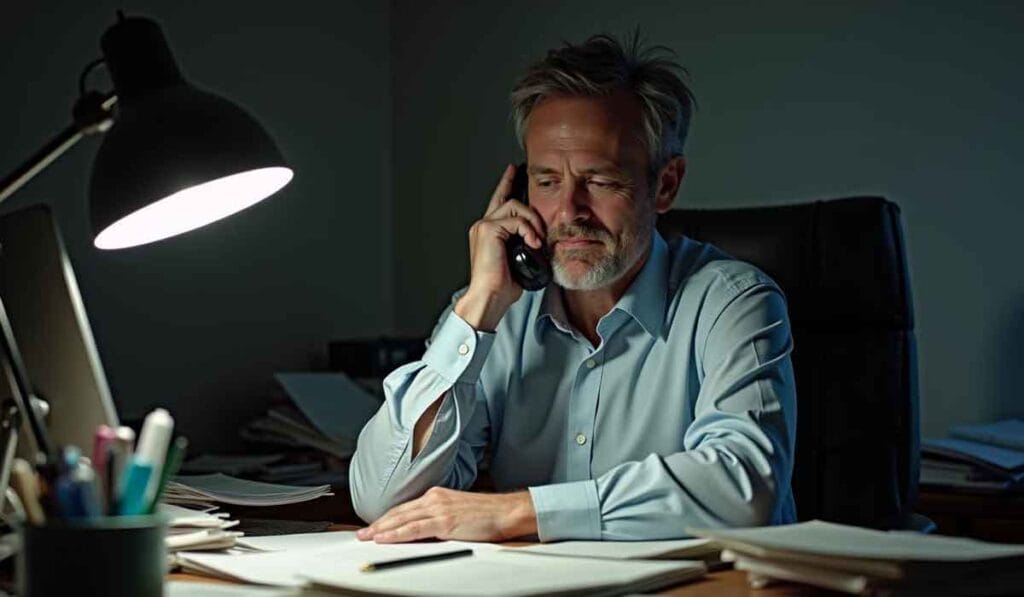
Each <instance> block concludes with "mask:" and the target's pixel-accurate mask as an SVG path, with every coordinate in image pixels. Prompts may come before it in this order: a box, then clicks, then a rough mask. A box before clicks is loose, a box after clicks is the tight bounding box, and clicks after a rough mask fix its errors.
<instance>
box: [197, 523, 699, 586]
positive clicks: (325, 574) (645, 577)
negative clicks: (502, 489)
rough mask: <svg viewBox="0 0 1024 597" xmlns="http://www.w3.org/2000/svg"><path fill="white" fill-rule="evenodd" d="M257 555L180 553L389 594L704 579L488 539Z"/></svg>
mask: <svg viewBox="0 0 1024 597" xmlns="http://www.w3.org/2000/svg"><path fill="white" fill-rule="evenodd" d="M244 542H245V543H246V544H247V545H251V546H253V547H254V548H257V549H276V550H275V551H267V552H263V553H249V554H237V553H235V554H201V553H197V554H193V553H181V554H178V558H177V560H178V562H179V563H180V564H181V566H182V567H183V568H184V569H185V570H187V571H189V572H193V573H199V574H207V575H212V576H217V577H220V578H225V579H230V580H234V581H239V582H247V583H252V584H260V585H271V586H282V587H299V586H306V587H310V588H314V589H319V590H329V591H346V592H359V593H362V594H388V595H559V594H587V595H591V594H600V593H611V594H620V593H626V592H631V591H633V592H640V591H652V590H656V589H658V588H660V587H664V586H667V585H671V584H678V583H680V582H683V581H686V580H690V579H694V578H699V577H700V576H702V575H703V574H704V573H705V571H706V568H705V566H704V564H703V562H689V561H677V562H655V561H631V560H620V561H615V560H608V559H595V558H578V557H571V556H557V557H553V556H546V555H540V554H534V553H527V552H525V550H523V549H504V548H501V547H500V546H498V545H493V544H486V543H464V542H458V541H442V542H435V543H405V544H395V545H378V544H375V543H373V542H362V541H359V540H357V539H356V538H355V534H354V533H349V532H338V533H319V534H308V535H294V536H290V537H289V536H285V537H256V538H251V539H250V538H246V539H245V540H244ZM467 548H468V549H472V551H473V555H472V556H470V557H460V558H456V559H449V560H440V561H435V562H430V563H420V564H415V565H410V566H402V567H398V568H393V569H390V570H387V571H380V572H370V573H368V572H362V571H361V570H360V567H361V566H362V565H363V564H365V563H368V562H375V563H379V562H386V561H391V560H396V559H404V558H410V557H416V556H424V555H434V554H444V553H448V552H451V551H456V550H463V549H467Z"/></svg>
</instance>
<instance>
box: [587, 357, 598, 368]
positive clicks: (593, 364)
mask: <svg viewBox="0 0 1024 597" xmlns="http://www.w3.org/2000/svg"><path fill="white" fill-rule="evenodd" d="M596 366H597V361H595V360H594V359H587V369H593V368H594V367H596Z"/></svg>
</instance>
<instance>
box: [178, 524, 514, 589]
mask: <svg viewBox="0 0 1024 597" xmlns="http://www.w3.org/2000/svg"><path fill="white" fill-rule="evenodd" d="M335 534H336V533H320V535H321V536H322V537H324V539H323V541H324V543H325V544H326V545H328V546H327V547H320V548H308V549H289V550H287V551H271V552H260V553H249V554H220V553H198V552H197V553H190V552H189V553H181V554H178V557H179V559H180V560H182V561H184V562H187V563H188V564H192V565H196V566H198V567H201V568H205V569H206V570H207V571H209V572H212V573H216V574H217V575H220V576H226V577H229V578H233V579H235V580H239V581H242V582H248V583H253V584H259V585H271V586H281V587H298V586H302V585H303V584H304V580H303V579H302V578H301V577H300V576H299V575H300V574H303V575H309V574H315V575H329V574H332V573H335V572H337V571H339V570H349V571H352V572H356V573H359V574H366V573H362V572H359V567H360V566H361V565H363V564H366V563H369V562H384V561H388V560H395V559H402V558H411V557H416V556H424V555H434V554H439V553H447V552H450V551H458V550H461V549H466V548H467V547H469V548H471V549H473V550H474V552H477V551H494V550H496V549H498V547H497V546H495V545H493V544H487V543H463V542H459V541H442V542H437V543H398V544H392V545H379V544H376V543H373V542H372V541H369V542H367V541H343V542H341V543H334V544H332V543H331V542H332V541H333V539H332V537H331V535H335ZM264 544H266V543H264ZM458 559H460V560H464V559H466V558H458ZM453 561H454V560H453Z"/></svg>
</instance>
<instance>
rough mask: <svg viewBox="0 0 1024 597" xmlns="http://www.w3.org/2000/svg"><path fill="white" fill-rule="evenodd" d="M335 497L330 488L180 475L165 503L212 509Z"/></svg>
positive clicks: (172, 485) (223, 477)
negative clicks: (215, 506)
mask: <svg viewBox="0 0 1024 597" xmlns="http://www.w3.org/2000/svg"><path fill="white" fill-rule="evenodd" d="M328 495H334V494H333V493H331V487H330V485H318V486H315V487H294V486H291V485H279V484H275V483H262V482H259V481H247V480H245V479H238V478H235V477H230V476H228V475H223V474H220V473H216V474H212V475H180V476H177V477H175V478H174V481H172V482H170V483H168V484H167V492H166V493H165V494H164V502H165V503H168V504H178V505H190V506H193V507H199V508H203V507H210V506H212V505H214V504H235V505H238V506H281V505H284V504H296V503H299V502H308V501H310V500H315V499H317V498H320V497H323V496H328Z"/></svg>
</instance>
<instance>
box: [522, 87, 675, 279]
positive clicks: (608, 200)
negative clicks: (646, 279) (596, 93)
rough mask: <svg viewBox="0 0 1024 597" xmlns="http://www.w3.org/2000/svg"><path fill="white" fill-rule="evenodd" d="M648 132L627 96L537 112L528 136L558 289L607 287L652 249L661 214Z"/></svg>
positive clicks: (568, 101)
mask: <svg viewBox="0 0 1024 597" xmlns="http://www.w3.org/2000/svg"><path fill="white" fill-rule="evenodd" d="M642 131H643V129H642V124H641V116H640V107H639V105H638V103H637V100H636V98H635V97H634V96H633V95H632V94H629V93H627V92H621V93H616V94H613V95H611V96H609V97H606V98H586V97H567V96H556V97H549V98H545V99H543V100H541V101H540V102H539V103H538V104H537V105H536V106H535V107H534V108H533V111H532V112H531V114H530V120H529V123H528V126H527V129H526V135H525V142H526V155H527V156H528V160H529V173H530V187H529V196H530V205H531V206H533V207H534V208H535V209H536V210H537V211H538V212H539V213H540V215H541V217H542V218H543V219H544V223H545V225H546V226H547V243H548V246H549V248H550V249H551V254H552V268H553V270H554V274H555V282H556V283H557V284H558V285H559V286H562V287H564V288H568V289H571V290H593V289H596V288H603V287H605V286H608V285H610V284H611V283H613V282H615V281H616V280H618V279H619V278H620V277H622V275H623V274H625V273H626V272H627V271H629V270H630V269H631V268H632V267H633V266H634V265H636V264H637V262H638V260H639V259H640V258H641V257H642V256H643V255H644V254H645V251H646V250H647V248H648V246H649V245H650V239H651V233H652V231H653V228H654V221H655V213H656V211H662V210H661V209H656V205H655V199H654V196H653V193H652V189H650V188H649V185H648V182H647V172H648V159H647V151H646V149H645V148H644V147H643V145H642V142H641V138H642V137H641V135H642ZM666 209H667V207H666Z"/></svg>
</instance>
